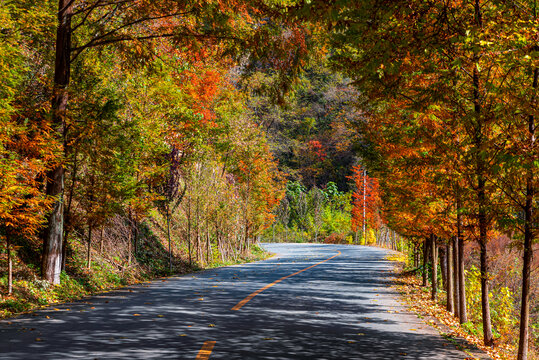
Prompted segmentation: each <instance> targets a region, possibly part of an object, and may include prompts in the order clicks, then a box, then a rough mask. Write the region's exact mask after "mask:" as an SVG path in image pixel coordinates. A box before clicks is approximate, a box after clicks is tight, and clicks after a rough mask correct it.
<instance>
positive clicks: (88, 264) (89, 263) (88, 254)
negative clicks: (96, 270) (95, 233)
mask: <svg viewBox="0 0 539 360" xmlns="http://www.w3.org/2000/svg"><path fill="white" fill-rule="evenodd" d="M92 227H93V226H92V225H91V224H90V225H88V249H87V252H86V268H87V269H88V270H90V268H91V267H92Z"/></svg>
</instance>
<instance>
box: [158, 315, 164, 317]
mask: <svg viewBox="0 0 539 360" xmlns="http://www.w3.org/2000/svg"><path fill="white" fill-rule="evenodd" d="M157 317H160V318H161V317H165V315H157Z"/></svg>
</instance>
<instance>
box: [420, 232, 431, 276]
mask: <svg viewBox="0 0 539 360" xmlns="http://www.w3.org/2000/svg"><path fill="white" fill-rule="evenodd" d="M428 243H429V239H428V238H427V239H425V241H423V283H422V284H421V286H427V263H428V260H427V259H428V254H429V246H428Z"/></svg>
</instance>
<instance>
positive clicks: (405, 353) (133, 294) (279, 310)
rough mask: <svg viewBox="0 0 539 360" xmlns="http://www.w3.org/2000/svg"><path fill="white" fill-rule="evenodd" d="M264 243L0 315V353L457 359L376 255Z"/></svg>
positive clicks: (345, 248)
mask: <svg viewBox="0 0 539 360" xmlns="http://www.w3.org/2000/svg"><path fill="white" fill-rule="evenodd" d="M265 247H266V248H267V249H268V250H269V251H271V252H273V253H277V254H279V255H278V256H275V257H273V258H271V259H269V260H266V261H261V262H256V263H252V264H246V265H240V266H230V267H225V268H219V269H213V270H207V271H202V272H199V273H196V274H191V275H186V276H179V277H172V278H169V279H166V280H158V281H154V282H152V283H148V284H143V285H137V286H132V287H129V288H126V289H123V290H121V291H115V292H111V293H106V294H103V295H101V296H96V297H92V298H89V299H85V300H84V301H79V302H75V303H70V304H65V305H61V306H57V307H56V308H49V309H45V310H41V311H38V312H37V313H35V314H33V315H25V316H21V317H18V318H15V319H11V320H5V321H0V359H24V360H30V359H40V360H45V359H54V360H56V359H195V358H198V359H226V360H229V359H310V360H315V359H464V358H466V357H467V355H466V354H464V353H463V352H460V351H458V350H456V349H455V347H454V346H453V345H451V344H449V343H448V342H446V341H445V340H444V339H443V338H442V337H441V336H440V335H438V333H437V332H436V330H434V329H433V328H432V327H430V326H428V325H426V324H425V323H423V321H422V320H421V319H419V318H418V317H417V316H415V315H413V314H411V313H409V312H407V311H406V309H405V307H404V306H403V305H401V304H400V303H399V302H398V295H397V294H396V293H395V291H394V289H392V288H391V276H392V264H391V263H390V262H388V261H386V260H385V259H384V257H385V255H386V254H387V251H386V250H383V249H379V248H371V247H362V246H341V245H315V244H267V245H265ZM328 259H329V260H328ZM313 265H315V266H313ZM311 266H313V267H311ZM309 267H310V268H309ZM306 268H308V269H306ZM303 269H306V270H304V271H301V270H303ZM292 274H295V275H292ZM290 275H292V276H290ZM259 289H263V290H262V291H259V292H258V293H256V291H257V290H259ZM244 299H245V300H244ZM242 300H243V301H242Z"/></svg>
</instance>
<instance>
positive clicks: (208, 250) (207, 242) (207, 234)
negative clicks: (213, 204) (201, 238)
mask: <svg viewBox="0 0 539 360" xmlns="http://www.w3.org/2000/svg"><path fill="white" fill-rule="evenodd" d="M210 251H211V244H210V227H209V226H208V222H207V221H206V264H209V263H210Z"/></svg>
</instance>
